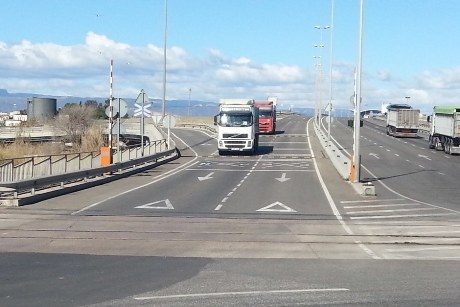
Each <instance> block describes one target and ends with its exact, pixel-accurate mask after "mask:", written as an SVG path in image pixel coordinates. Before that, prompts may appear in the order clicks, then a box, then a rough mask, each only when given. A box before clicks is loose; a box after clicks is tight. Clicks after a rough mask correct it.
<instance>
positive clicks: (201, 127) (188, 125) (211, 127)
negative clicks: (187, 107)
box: [177, 123, 217, 133]
mask: <svg viewBox="0 0 460 307" xmlns="http://www.w3.org/2000/svg"><path fill="white" fill-rule="evenodd" d="M177 126H178V127H184V128H193V129H201V130H206V131H209V132H212V133H217V130H216V128H214V127H213V126H210V125H203V124H187V123H184V124H179V125H177Z"/></svg>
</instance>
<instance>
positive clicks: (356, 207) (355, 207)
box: [344, 204, 420, 209]
mask: <svg viewBox="0 0 460 307" xmlns="http://www.w3.org/2000/svg"><path fill="white" fill-rule="evenodd" d="M402 206H420V204H388V205H366V206H344V208H345V209H364V208H388V207H402Z"/></svg>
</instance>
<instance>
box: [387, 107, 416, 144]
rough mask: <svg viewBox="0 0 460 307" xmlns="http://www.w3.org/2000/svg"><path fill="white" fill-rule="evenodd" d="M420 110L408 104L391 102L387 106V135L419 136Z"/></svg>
mask: <svg viewBox="0 0 460 307" xmlns="http://www.w3.org/2000/svg"><path fill="white" fill-rule="evenodd" d="M419 118H420V110H417V109H412V107H411V106H409V105H407V104H390V105H389V106H388V107H387V135H392V136H395V137H418V122H419Z"/></svg>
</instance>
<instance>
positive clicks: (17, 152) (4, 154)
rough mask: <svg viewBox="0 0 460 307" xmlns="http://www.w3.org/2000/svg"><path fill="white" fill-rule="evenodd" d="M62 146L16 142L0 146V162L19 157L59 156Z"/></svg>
mask: <svg viewBox="0 0 460 307" xmlns="http://www.w3.org/2000/svg"><path fill="white" fill-rule="evenodd" d="M63 150H64V146H63V145H62V144H58V143H46V144H30V143H24V142H17V143H13V144H10V145H5V144H2V145H0V160H5V159H12V158H19V157H32V156H46V155H57V154H61V153H62V152H63Z"/></svg>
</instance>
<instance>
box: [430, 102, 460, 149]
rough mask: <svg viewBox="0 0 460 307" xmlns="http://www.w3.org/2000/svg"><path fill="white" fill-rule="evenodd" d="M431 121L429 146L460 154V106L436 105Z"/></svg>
mask: <svg viewBox="0 0 460 307" xmlns="http://www.w3.org/2000/svg"><path fill="white" fill-rule="evenodd" d="M429 121H430V122H431V127H430V136H429V137H428V144H429V147H430V148H431V149H436V150H444V152H445V153H447V154H460V106H459V107H455V106H436V107H434V108H433V115H432V116H431V118H429Z"/></svg>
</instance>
